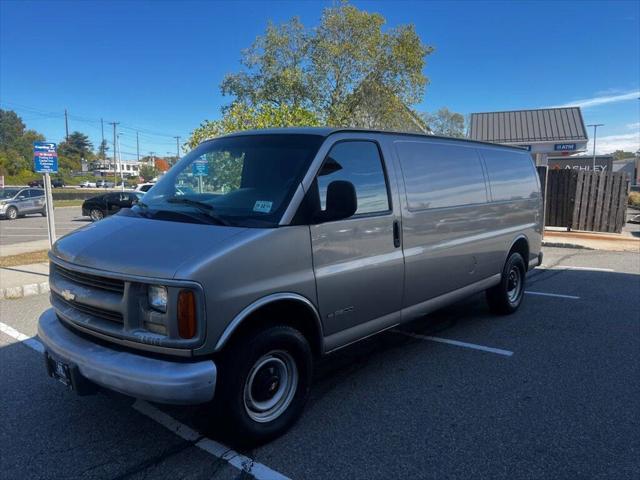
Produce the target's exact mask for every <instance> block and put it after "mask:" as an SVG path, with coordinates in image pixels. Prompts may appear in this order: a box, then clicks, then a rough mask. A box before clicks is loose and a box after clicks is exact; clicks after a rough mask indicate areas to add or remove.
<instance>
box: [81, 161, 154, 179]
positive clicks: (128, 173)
mask: <svg viewBox="0 0 640 480" xmlns="http://www.w3.org/2000/svg"><path fill="white" fill-rule="evenodd" d="M142 165H143V164H142V163H141V162H137V161H129V160H127V161H124V160H123V161H122V162H115V163H114V162H113V161H109V160H100V161H98V162H95V163H94V164H93V168H92V171H93V174H94V175H96V176H99V177H109V176H114V175H116V176H120V175H121V171H122V176H124V177H126V178H128V177H138V176H140V167H141V166H142Z"/></svg>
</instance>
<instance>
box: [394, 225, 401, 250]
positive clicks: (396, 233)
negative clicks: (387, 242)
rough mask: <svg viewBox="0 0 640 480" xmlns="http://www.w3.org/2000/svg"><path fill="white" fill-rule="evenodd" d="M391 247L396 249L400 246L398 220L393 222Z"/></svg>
mask: <svg viewBox="0 0 640 480" xmlns="http://www.w3.org/2000/svg"><path fill="white" fill-rule="evenodd" d="M393 246H394V247H396V248H398V247H399V246H400V222H398V220H394V221H393Z"/></svg>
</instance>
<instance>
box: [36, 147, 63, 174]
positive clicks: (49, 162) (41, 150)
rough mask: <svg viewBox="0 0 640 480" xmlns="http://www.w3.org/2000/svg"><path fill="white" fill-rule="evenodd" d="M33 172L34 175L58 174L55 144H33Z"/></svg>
mask: <svg viewBox="0 0 640 480" xmlns="http://www.w3.org/2000/svg"><path fill="white" fill-rule="evenodd" d="M33 171H34V172H36V173H57V172H58V153H57V152H56V144H55V143H51V142H33Z"/></svg>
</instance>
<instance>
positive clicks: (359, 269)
mask: <svg viewBox="0 0 640 480" xmlns="http://www.w3.org/2000/svg"><path fill="white" fill-rule="evenodd" d="M335 180H342V181H345V180H346V181H348V182H351V183H352V184H353V185H354V187H355V192H356V198H357V204H358V206H357V210H356V213H355V214H354V215H353V216H351V217H349V218H346V219H343V220H337V221H327V222H325V223H320V224H316V225H311V226H310V231H311V244H312V253H313V265H314V272H315V277H316V287H317V294H318V304H319V309H320V315H321V317H322V321H323V325H324V335H325V337H327V338H326V339H325V346H326V348H327V349H328V350H331V349H333V348H337V347H339V346H341V345H344V344H347V343H349V342H350V341H353V340H356V339H359V338H361V337H363V336H366V335H367V334H370V333H375V332H376V331H379V330H382V329H384V328H386V327H388V326H390V325H392V324H395V323H398V322H399V320H398V319H399V311H400V308H401V303H402V292H403V278H404V261H403V253H402V248H401V246H400V239H399V237H397V236H396V235H397V234H398V230H397V229H398V223H397V222H398V218H397V217H396V214H394V211H393V207H392V201H391V196H390V188H389V180H388V177H387V172H386V169H385V167H384V163H383V159H382V155H381V153H380V148H379V147H378V144H377V143H375V142H373V141H369V140H347V141H338V142H337V143H335V144H334V145H333V147H332V148H331V150H330V151H329V154H328V155H327V157H326V158H325V160H324V163H323V166H322V167H321V168H320V171H319V173H318V175H317V177H316V179H315V181H314V182H313V184H312V186H311V190H310V192H309V195H310V196H311V197H313V198H314V200H315V201H316V202H317V205H316V210H317V209H318V208H319V209H320V211H323V210H325V208H326V204H327V202H326V199H327V187H328V185H329V184H330V183H331V182H333V181H335ZM394 234H396V235H394Z"/></svg>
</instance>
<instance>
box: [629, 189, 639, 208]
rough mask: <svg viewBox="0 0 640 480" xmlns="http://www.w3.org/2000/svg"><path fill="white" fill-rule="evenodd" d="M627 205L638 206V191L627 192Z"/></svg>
mask: <svg viewBox="0 0 640 480" xmlns="http://www.w3.org/2000/svg"><path fill="white" fill-rule="evenodd" d="M629 205H631V206H632V207H636V208H640V192H631V193H629Z"/></svg>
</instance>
